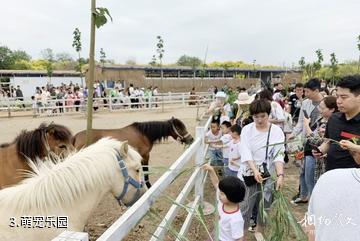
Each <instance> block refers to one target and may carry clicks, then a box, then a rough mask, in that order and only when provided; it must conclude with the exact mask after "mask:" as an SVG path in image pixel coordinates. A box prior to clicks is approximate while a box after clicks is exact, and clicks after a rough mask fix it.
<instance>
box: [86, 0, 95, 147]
mask: <svg viewBox="0 0 360 241" xmlns="http://www.w3.org/2000/svg"><path fill="white" fill-rule="evenodd" d="M95 8H96V0H91V28H90V67H89V77H90V78H89V83H87V84H88V90H89V93H88V101H87V126H86V145H90V144H91V142H92V116H93V93H94V75H95V69H94V68H95V59H94V58H95Z"/></svg>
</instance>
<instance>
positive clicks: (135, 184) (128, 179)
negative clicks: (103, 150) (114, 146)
mask: <svg viewBox="0 0 360 241" xmlns="http://www.w3.org/2000/svg"><path fill="white" fill-rule="evenodd" d="M116 156H117V160H118V163H119V166H120V169H121V172H122V174H123V176H124V188H123V190H122V193H121V194H120V195H119V196H118V197H116V199H117V200H118V202H119V203H122V202H121V200H122V199H123V198H124V196H125V195H126V193H127V192H128V187H129V184H130V185H132V186H133V187H134V188H136V193H135V195H134V197H133V198H132V199H131V201H130V202H129V203H127V204H125V203H124V205H125V206H127V207H128V206H131V205H133V204H134V203H135V202H136V201H137V200H138V199H139V197H140V189H141V188H142V187H143V182H138V181H136V180H135V179H134V178H132V177H131V176H129V173H128V171H127V168H126V166H125V162H124V159H123V158H122V157H121V155H120V154H117V155H116Z"/></svg>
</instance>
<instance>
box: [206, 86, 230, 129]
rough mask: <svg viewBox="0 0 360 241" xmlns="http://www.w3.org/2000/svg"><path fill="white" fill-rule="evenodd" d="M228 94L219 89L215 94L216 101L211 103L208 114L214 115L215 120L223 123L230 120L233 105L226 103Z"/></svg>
mask: <svg viewBox="0 0 360 241" xmlns="http://www.w3.org/2000/svg"><path fill="white" fill-rule="evenodd" d="M226 98H227V95H226V94H225V92H223V91H218V92H217V93H216V95H215V101H213V102H212V103H211V104H210V107H209V109H208V110H207V111H206V114H211V115H213V116H214V120H216V121H218V123H219V124H221V123H222V122H223V121H225V120H226V121H230V118H229V114H230V112H231V107H230V105H229V104H228V103H226Z"/></svg>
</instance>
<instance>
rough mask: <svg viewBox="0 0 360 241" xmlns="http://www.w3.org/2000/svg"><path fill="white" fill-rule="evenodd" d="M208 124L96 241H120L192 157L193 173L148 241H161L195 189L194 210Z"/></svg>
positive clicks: (199, 190)
mask: <svg viewBox="0 0 360 241" xmlns="http://www.w3.org/2000/svg"><path fill="white" fill-rule="evenodd" d="M210 123H211V117H210V118H209V119H208V120H207V122H206V124H205V126H202V127H196V139H195V141H194V142H193V143H192V144H191V146H190V147H189V148H187V149H186V151H185V152H184V153H183V154H182V155H181V156H180V157H179V158H178V159H177V160H176V161H175V162H174V163H173V165H172V166H171V167H170V168H169V169H168V170H167V171H166V172H165V173H164V174H163V175H162V176H161V177H160V178H159V179H158V180H157V181H156V182H155V183H154V184H153V186H152V187H151V188H150V189H149V190H148V191H146V193H145V194H144V195H143V196H142V197H141V198H140V199H139V200H138V201H137V202H136V203H135V204H134V205H133V206H132V207H130V208H129V209H128V210H127V211H126V212H125V213H124V214H123V215H122V216H121V217H120V218H119V219H118V220H116V221H115V223H114V224H113V225H111V226H110V227H109V229H107V230H106V231H105V232H104V233H103V234H102V235H101V236H100V237H99V239H97V240H98V241H119V240H122V239H123V238H124V237H125V236H126V235H127V234H128V233H129V231H130V230H131V229H132V228H133V227H135V226H136V225H137V223H138V222H139V221H140V220H141V219H142V218H143V217H144V216H145V215H146V213H147V212H148V211H149V209H150V207H151V206H152V204H153V203H154V202H155V201H156V199H157V198H159V197H160V196H161V194H163V192H164V190H165V189H166V188H168V187H169V186H170V184H171V182H172V181H173V180H174V179H175V178H176V177H177V175H178V174H179V173H180V172H181V171H182V168H183V167H184V166H185V165H186V164H188V163H189V162H190V161H191V160H192V157H193V156H194V155H195V166H196V167H195V169H194V171H193V173H192V175H191V177H190V178H189V179H188V181H187V183H186V184H185V186H184V188H183V189H182V190H181V191H180V193H179V195H178V196H177V198H176V201H175V202H176V204H173V205H172V206H171V207H170V209H169V211H168V212H167V214H166V215H165V217H164V219H163V220H162V222H161V223H160V225H159V226H158V228H157V229H156V231H155V232H154V234H153V237H152V238H151V239H150V240H151V241H155V240H162V239H163V237H164V236H165V234H166V233H167V229H166V228H165V226H167V225H170V224H171V222H172V221H173V220H174V218H175V216H176V214H177V212H178V210H179V208H180V206H179V205H178V204H183V202H184V201H185V200H186V198H187V196H188V195H189V193H190V191H191V190H192V189H193V188H194V187H195V195H194V199H195V200H194V202H193V203H192V208H193V209H191V210H195V208H196V207H197V206H198V205H202V203H203V189H204V186H203V185H204V183H203V180H204V175H205V173H204V171H203V170H202V169H201V167H200V165H201V164H202V163H204V159H205V155H206V151H207V148H208V145H205V144H204V137H205V131H206V130H207V129H208V127H209V126H210ZM193 215H194V212H189V213H188V216H187V218H186V219H185V222H184V223H183V226H182V227H181V229H180V231H179V236H180V237H181V236H185V235H186V233H187V231H188V229H189V227H190V225H191V221H192V217H193ZM55 240H57V241H59V240H62V241H65V240H83V239H66V238H64V236H63V237H61V235H60V236H59V237H58V238H56V239H54V241H55Z"/></svg>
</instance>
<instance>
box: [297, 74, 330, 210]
mask: <svg viewBox="0 0 360 241" xmlns="http://www.w3.org/2000/svg"><path fill="white" fill-rule="evenodd" d="M304 90H305V96H306V97H307V98H308V99H307V100H304V101H303V103H302V106H301V108H300V114H299V120H298V123H297V125H296V126H295V128H294V130H293V133H292V134H291V135H290V138H292V137H294V136H297V135H299V134H302V135H304V136H305V133H306V130H305V126H304V118H307V119H310V124H309V126H310V128H311V129H315V128H316V123H317V122H318V120H319V119H320V118H321V117H320V109H319V104H320V102H321V100H322V99H323V96H322V95H321V94H320V80H319V79H317V78H313V79H310V80H309V81H308V82H307V83H306V84H305V86H304ZM304 156H305V160H304V165H303V171H302V173H301V175H300V197H299V198H296V199H295V200H294V203H307V202H308V198H309V197H310V195H311V192H312V190H313V188H314V185H315V158H314V156H313V155H312V148H311V147H310V145H309V144H308V143H306V144H305V147H304Z"/></svg>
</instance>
